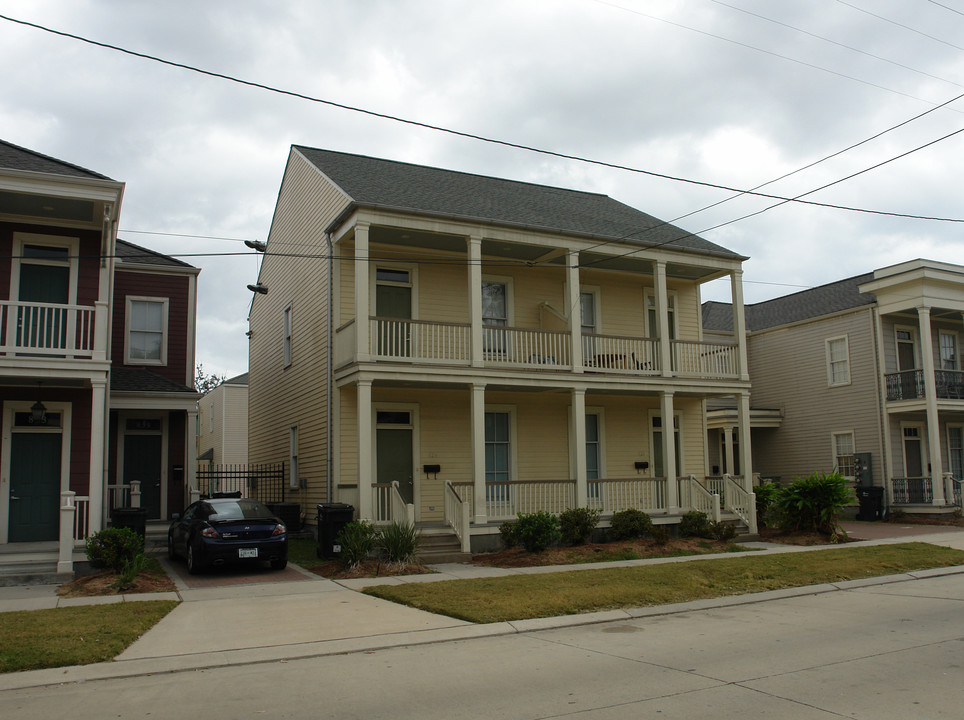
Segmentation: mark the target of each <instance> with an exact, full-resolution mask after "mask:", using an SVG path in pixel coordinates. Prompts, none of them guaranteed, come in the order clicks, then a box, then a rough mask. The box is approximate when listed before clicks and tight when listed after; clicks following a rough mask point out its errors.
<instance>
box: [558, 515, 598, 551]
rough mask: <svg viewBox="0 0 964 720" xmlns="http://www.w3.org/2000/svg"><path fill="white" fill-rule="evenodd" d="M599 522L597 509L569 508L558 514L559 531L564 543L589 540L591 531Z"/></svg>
mask: <svg viewBox="0 0 964 720" xmlns="http://www.w3.org/2000/svg"><path fill="white" fill-rule="evenodd" d="M598 524H599V511H598V510H590V509H589V508H569V509H568V510H566V511H564V512H563V513H562V514H561V515H559V531H560V533H561V534H562V542H563V543H564V544H566V545H583V544H585V543H587V542H589V538H590V537H591V536H592V531H593V530H595V529H596V525H598Z"/></svg>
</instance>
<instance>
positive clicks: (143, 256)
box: [114, 238, 194, 268]
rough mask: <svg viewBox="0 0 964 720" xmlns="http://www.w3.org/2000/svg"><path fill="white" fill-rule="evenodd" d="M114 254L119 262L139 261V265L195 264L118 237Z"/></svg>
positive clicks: (182, 265) (184, 265) (170, 265)
mask: <svg viewBox="0 0 964 720" xmlns="http://www.w3.org/2000/svg"><path fill="white" fill-rule="evenodd" d="M114 255H115V256H116V257H117V262H118V263H125V262H126V263H137V264H138V265H165V266H167V267H185V268H193V267H194V266H193V265H188V264H187V263H186V262H184V261H183V260H178V259H177V258H173V257H171V256H170V255H164V254H162V253H159V252H156V251H155V250H149V249H148V248H145V247H141V246H140V245H135V244H134V243H131V242H127V241H126V240H121V239H120V238H117V246H116V248H115V249H114Z"/></svg>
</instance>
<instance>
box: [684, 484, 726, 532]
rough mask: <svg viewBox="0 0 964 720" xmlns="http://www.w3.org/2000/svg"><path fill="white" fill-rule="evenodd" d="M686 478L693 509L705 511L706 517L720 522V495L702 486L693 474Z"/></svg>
mask: <svg viewBox="0 0 964 720" xmlns="http://www.w3.org/2000/svg"><path fill="white" fill-rule="evenodd" d="M687 480H688V482H687V483H686V484H687V485H688V486H689V496H690V497H689V500H690V506H691V507H692V508H693V509H694V510H699V511H700V512H703V513H706V515H707V517H709V518H710V519H711V520H712V521H713V522H720V518H721V517H722V515H721V513H720V496H719V495H717V494H716V493H713V492H710V491H709V490H707V489H706V488H705V487H703V485H702V484H700V481H699V480H697V479H696V476H695V475H690V476H689V478H688V479H687Z"/></svg>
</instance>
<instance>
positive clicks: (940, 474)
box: [917, 307, 944, 506]
mask: <svg viewBox="0 0 964 720" xmlns="http://www.w3.org/2000/svg"><path fill="white" fill-rule="evenodd" d="M917 319H918V324H919V325H920V356H921V365H922V366H923V370H922V372H923V373H924V400H925V405H926V407H927V450H928V455H929V457H928V461H929V462H930V472H929V475H930V478H931V488H932V489H933V492H934V499H933V500H932V504H934V505H938V506H942V505H944V467H943V463H942V462H941V423H940V415H939V413H938V412H937V375H936V373H935V372H934V338H933V336H932V335H931V310H930V308H927V307H919V308H917Z"/></svg>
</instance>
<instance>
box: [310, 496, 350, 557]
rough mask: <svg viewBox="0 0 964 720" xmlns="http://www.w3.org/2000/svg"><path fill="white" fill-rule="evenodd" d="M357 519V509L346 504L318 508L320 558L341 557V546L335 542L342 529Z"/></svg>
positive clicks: (326, 504) (326, 505) (332, 504)
mask: <svg viewBox="0 0 964 720" xmlns="http://www.w3.org/2000/svg"><path fill="white" fill-rule="evenodd" d="M354 518H355V508H354V507H353V506H351V505H347V504H345V503H322V504H321V505H319V506H318V550H317V554H318V557H320V558H326V559H328V560H331V559H334V558H340V557H341V545H339V544H338V543H337V542H335V541H336V540H337V539H338V535H339V534H341V531H342V528H344V527H345V525H347V524H348V523H350V522H351V521H352V520H353V519H354Z"/></svg>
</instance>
